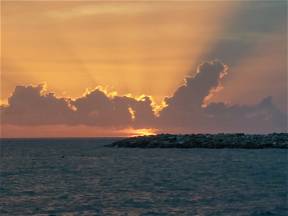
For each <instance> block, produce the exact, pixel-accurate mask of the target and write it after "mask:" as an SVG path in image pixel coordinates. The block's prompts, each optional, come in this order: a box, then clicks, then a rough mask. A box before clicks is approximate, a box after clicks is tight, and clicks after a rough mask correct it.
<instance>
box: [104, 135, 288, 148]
mask: <svg viewBox="0 0 288 216" xmlns="http://www.w3.org/2000/svg"><path fill="white" fill-rule="evenodd" d="M107 147H118V148H213V149H219V148H242V149H263V148H281V149H288V133H273V134H265V135H260V134H244V133H234V134H186V135H176V134H158V135H150V136H138V137H131V138H126V139H122V140H118V141H115V142H113V143H112V144H110V145H107Z"/></svg>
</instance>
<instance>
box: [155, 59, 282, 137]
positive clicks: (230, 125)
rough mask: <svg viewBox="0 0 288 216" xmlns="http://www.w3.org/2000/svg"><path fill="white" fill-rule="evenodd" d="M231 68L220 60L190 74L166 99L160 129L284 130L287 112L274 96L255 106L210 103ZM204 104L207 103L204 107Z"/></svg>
mask: <svg viewBox="0 0 288 216" xmlns="http://www.w3.org/2000/svg"><path fill="white" fill-rule="evenodd" d="M227 74H228V67H227V66H226V65H224V64H223V63H221V62H220V61H212V62H205V63H203V64H202V65H200V66H199V68H198V71H197V74H196V76H195V77H189V78H187V79H186V81H185V83H184V84H183V85H182V86H180V87H179V88H178V89H177V90H176V92H175V93H174V95H173V96H172V97H170V98H167V99H166V103H167V107H166V108H164V109H163V110H162V111H161V112H160V117H159V120H158V124H159V127H160V128H166V130H169V131H171V130H172V131H173V129H174V130H177V131H188V132H189V131H194V132H202V133H205V132H212V133H215V132H253V133H267V132H283V131H286V130H287V122H286V115H285V114H284V113H282V112H281V111H279V110H278V108H277V107H276V106H275V105H274V104H273V102H272V97H267V98H264V99H263V100H262V101H260V102H259V103H258V104H255V105H252V106H247V105H246V106H245V105H227V104H225V103H210V104H208V102H209V101H208V100H209V98H211V97H213V94H215V93H217V91H219V90H221V81H222V80H223V78H224V76H225V75H227ZM203 105H204V106H203Z"/></svg>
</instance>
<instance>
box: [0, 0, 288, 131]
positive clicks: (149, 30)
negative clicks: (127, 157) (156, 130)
mask: <svg viewBox="0 0 288 216" xmlns="http://www.w3.org/2000/svg"><path fill="white" fill-rule="evenodd" d="M281 4H283V5H281ZM283 6H284V7H285V3H283V2H282V3H281V2H278V3H277V2H276V3H275V2H274V1H271V2H269V1H267V2H263V3H261V4H260V3H259V4H254V3H253V2H252V3H247V2H244V1H243V2H242V1H181V2H177V1H173V0H172V1H155V2H153V1H136V0H135V1H121V0H119V1H107V2H106V1H105V2H104V1H97V0H94V1H59V2H58V1H57V2H56V1H37V2H36V1H10V0H9V1H8V0H3V1H1V94H0V104H7V103H8V101H7V99H8V97H9V96H11V94H12V92H13V90H14V88H15V87H16V86H18V85H26V86H27V85H39V84H40V83H45V84H46V85H47V88H48V89H49V91H51V92H55V93H56V95H57V96H58V97H66V98H79V97H81V96H82V95H83V94H84V92H89V91H91V90H93V89H95V88H96V87H97V86H101V88H102V89H106V91H107V92H113V91H114V92H117V94H118V95H130V96H131V97H139V96H141V95H150V96H151V97H152V98H153V100H154V102H155V103H156V104H158V105H160V104H161V103H163V99H164V98H165V97H167V96H172V95H173V93H174V92H175V90H176V89H177V88H178V87H179V86H180V85H182V84H183V80H184V78H185V77H186V76H188V75H195V72H196V67H197V65H199V64H200V63H202V62H203V61H207V60H209V61H210V60H214V59H220V60H221V61H222V62H223V63H225V64H227V65H228V66H229V71H230V72H229V75H228V76H227V77H226V78H225V80H223V82H222V84H221V85H222V88H221V89H222V90H221V91H219V92H217V94H214V95H213V97H211V98H209V101H208V103H211V102H225V103H227V104H255V103H257V102H258V101H260V100H261V99H262V98H263V97H266V96H273V101H274V102H275V103H276V105H277V107H278V108H279V109H280V110H282V111H284V112H286V109H287V100H286V97H287V89H286V82H287V67H286V58H287V51H286V49H285V44H286V36H287V34H286V30H287V29H286V27H283V25H281V23H280V22H279V20H282V21H283V22H284V23H285V21H284V20H283V17H286V18H287V16H286V14H283V16H282V15H281V13H283V11H282V10H281V11H280V12H279V10H278V8H280V9H281V7H282V8H283ZM279 14H280V15H279ZM278 15H279V16H278ZM281 16H282V17H281ZM275 17H276V18H275ZM279 17H280V18H279ZM278 18H279V19H278ZM277 19H278V20H277ZM278 24H279V26H280V27H279V28H278ZM267 26H268V27H267ZM275 26H276V27H275ZM242 44H243V45H242ZM234 45H236V46H235V47H236V48H235V47H234ZM243 47H244V48H243ZM272 53H273V54H272ZM235 59H236V60H235ZM275 83H277V85H275ZM219 89H220V88H219ZM2 126H3V125H2ZM57 128H58V129H54V130H52V131H51V128H49V127H48V126H47V127H46V126H45V127H44V126H43V127H40V128H38V132H37V134H39V136H45V134H46V135H47V136H53V134H54V136H57V134H58V135H59V134H61V136H62V135H63V136H64V135H65V136H66V134H67V135H69V134H71V131H74V132H75V133H76V131H78V132H77V133H76V134H79V136H81V134H82V135H83V136H90V135H91V136H92V135H93V134H94V135H95V134H96V136H98V135H99V134H102V136H108V135H111V136H118V135H119V134H122V135H124V136H126V135H127V133H128V134H129V133H130V134H131V135H133V134H134V135H135V134H137V133H141V131H138V132H137V131H134V132H133V131H130V132H127V131H129V130H128V129H127V130H125V131H123V130H120V131H119V130H118V131H117V130H115V131H113V132H111V131H110V132H109V131H108V132H107V130H105V129H101V128H89V129H87V128H84V129H83V127H82V126H81V127H74V129H73V128H69V130H67V128H66V129H65V126H63V125H62V126H57ZM65 130H67V131H66V132H65ZM5 131H6V132H5V133H7V134H9V136H13V134H14V132H16V134H18V135H19V136H24V135H25V133H26V132H27V131H30V132H31V131H32V132H31V133H28V135H27V136H30V135H31V134H32V135H33V130H32V129H31V128H30V126H28V127H27V128H26V129H24V128H23V127H22V129H21V127H18V126H9V127H7V128H6V129H5ZM23 131H24V132H23ZM53 131H54V132H53ZM81 131H82V132H81ZM84 131H85V132H84ZM142 132H143V131H142ZM146 132H147V133H148V132H151V131H149V129H148V131H146ZM75 133H74V134H75ZM143 133H145V131H144V132H143ZM55 134H56V135H55Z"/></svg>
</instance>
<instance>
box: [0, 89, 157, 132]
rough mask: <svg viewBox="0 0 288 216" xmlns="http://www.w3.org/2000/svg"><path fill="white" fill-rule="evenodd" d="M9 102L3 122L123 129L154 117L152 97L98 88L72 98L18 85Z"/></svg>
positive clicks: (2, 108)
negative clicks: (59, 96) (124, 94)
mask: <svg viewBox="0 0 288 216" xmlns="http://www.w3.org/2000/svg"><path fill="white" fill-rule="evenodd" d="M8 103H9V106H7V107H1V116H2V123H3V124H14V125H47V124H66V125H91V126H103V127H113V128H124V127H128V126H129V127H130V126H131V125H133V126H134V127H140V126H145V125H146V124H151V123H152V121H153V120H154V113H153V111H152V110H153V109H152V105H151V104H152V101H151V99H150V98H149V97H144V98H141V99H135V98H132V97H127V96H113V97H112V96H109V95H107V94H106V93H105V92H104V91H102V90H100V89H98V88H97V89H95V90H93V91H91V92H89V93H87V94H85V95H84V96H82V97H80V98H77V99H74V100H73V99H71V98H58V97H56V96H55V94H53V93H50V92H47V91H46V90H45V86H44V85H38V86H17V87H16V88H15V91H14V92H13V94H12V96H11V97H10V98H9V99H8ZM131 110H133V115H132V114H131Z"/></svg>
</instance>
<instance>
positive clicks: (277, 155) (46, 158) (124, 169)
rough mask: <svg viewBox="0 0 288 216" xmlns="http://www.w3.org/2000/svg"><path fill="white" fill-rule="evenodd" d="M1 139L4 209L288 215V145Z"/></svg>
mask: <svg viewBox="0 0 288 216" xmlns="http://www.w3.org/2000/svg"><path fill="white" fill-rule="evenodd" d="M117 139H119V138H93V139H92V138H81V139H80V138H74V139H72V138H71V139H66V138H61V139H2V140H1V149H0V150H1V151H0V152H1V160H0V165H1V167H0V168H1V175H0V215H1V216H4V215H5V216H6V215H9V216H10V215H19V216H26V215H39V216H40V215H43V216H44V215H50V216H58V215H67V216H68V215H69V216H70V215H71V216H72V215H87V216H89V215H95V216H98V215H99V216H101V215H104V216H106V215H107V216H110V215H111V216H114V215H115V216H122V215H123V216H138V215H141V216H148V215H149V216H154V215H155V216H160V215H161V216H166V215H167V216H170V215H171V216H172V215H173V216H174V215H175V216H176V215H177V216H178V215H179V216H194V215H195V216H222V215H224V216H226V215H227V216H238V215H239V216H272V215H275V216H287V215H288V208H287V207H288V201H287V200H288V199H287V198H288V197H287V195H288V178H287V177H288V176H287V174H288V169H287V168H288V167H287V162H288V160H287V153H288V151H287V150H285V149H200V148H199V149H138V148H112V147H105V145H107V144H110V143H112V142H113V141H115V140H117Z"/></svg>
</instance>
